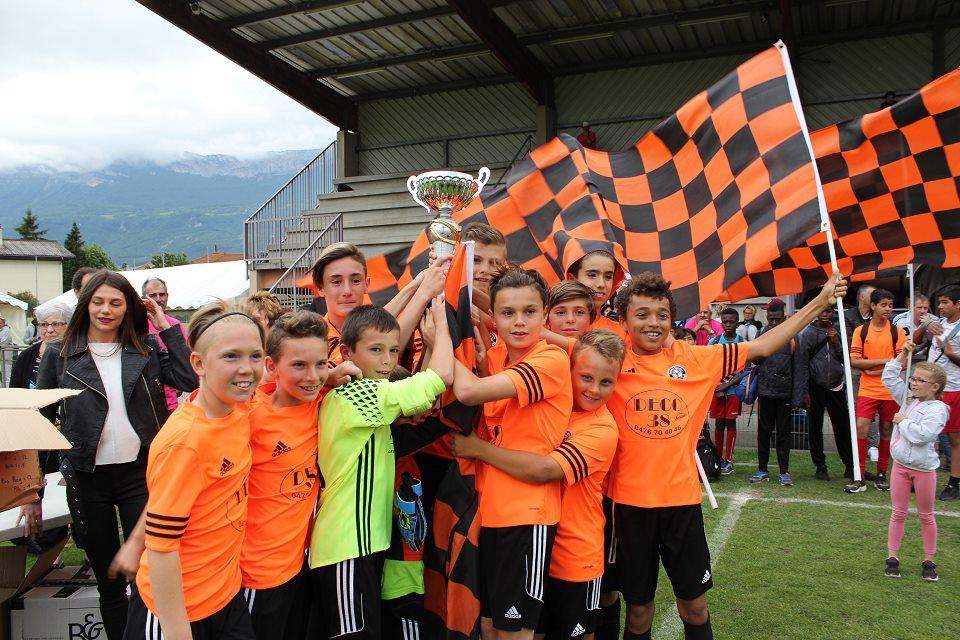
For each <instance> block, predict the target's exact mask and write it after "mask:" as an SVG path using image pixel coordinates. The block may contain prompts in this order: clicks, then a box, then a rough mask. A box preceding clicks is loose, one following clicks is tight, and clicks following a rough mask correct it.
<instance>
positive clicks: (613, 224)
mask: <svg viewBox="0 0 960 640" xmlns="http://www.w3.org/2000/svg"><path fill="white" fill-rule="evenodd" d="M800 113H801V112H800V105H799V100H798V99H797V95H796V89H795V86H794V84H793V77H792V74H791V72H790V67H789V61H788V59H787V57H786V51H785V48H784V47H783V45H782V43H778V44H777V45H776V46H774V47H771V48H770V49H768V50H766V51H764V52H763V53H761V54H759V55H757V56H755V57H754V58H752V59H750V60H748V61H747V62H745V63H744V64H742V65H740V66H739V67H737V69H735V70H734V71H733V72H731V73H730V74H728V75H727V76H726V77H725V78H723V79H722V80H720V81H719V82H718V83H716V84H715V85H713V86H712V87H710V88H709V89H707V90H706V91H703V92H701V93H700V94H698V95H697V96H695V97H694V98H693V99H691V100H690V101H689V102H688V103H687V104H685V105H684V106H683V107H681V108H680V109H679V110H678V111H677V112H676V113H675V114H674V115H672V116H670V117H669V118H667V120H665V121H664V122H662V123H660V124H659V125H658V126H657V127H656V128H654V129H653V130H652V131H650V132H649V133H647V134H646V135H645V136H644V137H643V138H641V139H640V141H639V142H637V144H636V145H635V146H634V147H633V148H631V149H628V150H626V151H622V152H616V153H607V152H601V151H593V150H588V149H584V148H583V147H582V146H581V145H580V144H579V143H577V141H576V140H574V139H573V138H571V137H570V136H567V135H561V136H559V137H557V138H555V139H554V140H552V141H550V142H548V143H547V144H545V145H543V146H541V147H539V148H538V149H535V150H534V151H533V152H531V153H530V155H529V156H527V157H526V158H525V159H524V160H523V161H522V162H521V163H520V164H518V165H517V166H516V167H515V168H514V169H513V170H512V171H511V172H510V174H509V176H508V180H507V184H506V185H505V186H503V187H501V188H498V189H494V190H492V191H490V192H489V193H486V194H482V195H481V197H480V198H478V199H475V200H474V201H473V203H471V205H470V206H469V207H468V208H467V209H465V210H464V211H462V212H461V213H460V214H459V215H458V216H457V219H458V221H459V222H460V223H461V224H466V223H467V222H470V221H473V220H477V221H481V222H486V223H488V224H490V225H492V226H494V227H496V228H497V229H499V230H500V231H501V232H503V234H504V235H505V236H506V238H507V255H508V257H509V259H510V261H511V262H517V263H520V264H522V265H523V266H524V267H526V268H532V269H536V270H537V271H539V272H540V273H541V274H543V275H544V277H545V278H547V280H548V282H550V283H553V282H556V281H559V280H560V279H561V278H563V276H564V274H563V270H562V267H561V265H562V264H563V259H562V258H563V255H564V252H565V251H568V250H571V251H581V250H583V249H586V248H587V247H591V248H590V249H589V250H595V249H597V248H605V247H608V248H609V249H608V250H610V251H611V253H614V255H618V256H622V255H623V254H626V258H627V265H628V268H629V270H630V272H631V273H637V272H639V271H644V270H649V271H656V272H659V273H661V274H662V275H663V276H664V277H665V278H666V279H668V280H671V281H672V282H673V290H674V295H675V297H676V299H677V304H678V307H679V313H680V315H689V314H691V313H693V312H695V311H697V310H699V309H702V308H703V307H704V306H705V305H707V304H709V303H710V302H711V301H713V300H715V299H717V297H718V296H719V295H720V294H721V292H723V291H724V290H725V289H729V288H730V287H731V286H733V285H735V284H736V283H738V282H740V281H742V280H743V279H744V278H746V277H747V275H748V274H750V273H752V272H753V271H755V270H758V269H761V268H763V267H765V266H767V265H769V264H770V263H771V262H773V260H774V259H775V258H777V257H778V256H781V255H783V254H784V253H786V252H787V251H788V250H790V249H793V248H795V247H797V246H799V245H801V244H802V243H803V242H804V241H805V240H806V239H807V238H808V237H810V236H811V235H813V234H814V233H816V232H817V231H818V230H819V229H820V213H819V208H818V205H817V190H816V179H815V172H814V167H813V161H812V154H811V151H810V147H809V144H808V143H807V139H806V137H805V136H804V131H803V127H802V126H801V117H802V116H801V115H800ZM571 242H572V243H574V245H573V246H572V247H569V246H568V245H570V243H571ZM618 245H619V247H622V249H620V248H617V246H618ZM428 250H429V247H428V242H427V240H426V237H425V235H423V234H422V235H421V237H420V238H418V239H417V241H416V242H415V243H414V245H413V247H412V249H411V250H410V251H409V252H406V251H404V252H401V253H395V254H392V255H387V256H382V257H380V258H378V259H374V260H372V261H370V262H369V263H368V268H369V270H370V274H371V279H372V283H373V284H372V287H371V293H370V295H371V298H373V299H374V300H382V299H384V298H389V296H390V294H391V293H393V292H395V291H396V288H397V286H398V285H399V286H402V285H403V284H405V283H406V282H408V281H409V279H410V278H411V276H412V274H414V273H416V272H417V271H418V270H419V269H422V268H423V267H425V266H426V253H427V251H428ZM621 252H622V253H621Z"/></svg>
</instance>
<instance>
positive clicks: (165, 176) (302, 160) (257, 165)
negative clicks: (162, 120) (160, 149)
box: [0, 149, 319, 266]
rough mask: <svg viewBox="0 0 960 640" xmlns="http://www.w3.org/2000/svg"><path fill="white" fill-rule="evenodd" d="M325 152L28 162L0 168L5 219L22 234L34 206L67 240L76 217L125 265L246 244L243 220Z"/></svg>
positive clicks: (50, 234) (56, 236) (56, 235)
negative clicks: (96, 164) (70, 164)
mask: <svg viewBox="0 0 960 640" xmlns="http://www.w3.org/2000/svg"><path fill="white" fill-rule="evenodd" d="M318 153H319V150H313V149H303V150H295V151H277V152H273V153H269V154H267V155H265V156H262V157H259V158H255V159H242V158H236V157H233V156H227V155H197V154H183V155H182V156H181V157H180V158H178V159H176V160H174V161H171V162H166V163H158V162H148V161H143V162H132V161H119V162H114V163H113V164H110V165H109V166H107V167H105V168H103V169H99V170H96V171H84V172H81V171H61V170H57V169H54V168H52V167H49V166H44V165H35V166H24V167H19V168H17V169H12V170H8V171H0V225H3V228H4V236H5V237H7V238H14V237H16V232H15V231H14V227H16V226H18V225H19V224H20V220H21V219H22V217H23V212H24V210H25V209H27V208H28V207H29V208H30V209H32V210H33V213H34V214H35V215H36V216H37V217H38V218H39V223H40V228H41V229H47V234H46V237H47V238H48V239H51V240H59V241H60V242H63V239H64V237H66V234H67V231H69V229H70V225H71V224H72V223H73V221H76V222H77V224H78V225H80V231H81V233H82V235H83V239H84V241H85V242H88V243H95V244H99V245H100V246H102V247H103V248H104V249H106V250H107V252H108V253H109V254H110V256H111V257H112V258H113V259H114V261H115V262H116V263H117V264H118V265H120V264H123V263H127V264H129V265H131V266H132V265H135V264H142V263H144V262H146V261H147V260H149V258H150V256H153V255H156V254H157V253H161V252H164V251H170V252H173V253H180V252H183V253H186V254H187V255H188V256H189V257H190V258H197V257H200V256H202V255H205V254H206V253H207V252H209V251H210V250H212V249H213V245H214V244H216V245H217V247H218V248H219V249H220V250H221V251H225V252H238V251H241V250H242V247H243V221H244V220H245V219H246V218H247V217H249V216H250V214H252V213H253V212H254V211H256V210H257V209H258V208H259V207H260V205H262V204H263V203H264V202H265V201H266V200H267V199H269V198H270V197H271V196H272V195H273V194H274V193H275V192H276V191H277V189H279V188H280V187H281V186H283V185H284V184H285V183H286V182H287V181H288V180H289V179H290V178H291V177H293V175H294V174H296V173H297V172H298V171H299V170H300V169H302V168H303V167H304V166H305V165H306V164H307V163H308V162H310V160H312V159H313V158H314V157H316V155H317V154H318Z"/></svg>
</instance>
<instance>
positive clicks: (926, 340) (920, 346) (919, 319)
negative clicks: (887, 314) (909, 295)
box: [892, 293, 940, 362]
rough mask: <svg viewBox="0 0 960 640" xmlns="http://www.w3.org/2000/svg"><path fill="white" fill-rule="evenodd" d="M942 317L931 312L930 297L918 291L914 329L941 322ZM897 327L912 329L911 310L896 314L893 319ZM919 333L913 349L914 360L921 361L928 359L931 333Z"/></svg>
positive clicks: (914, 302)
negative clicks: (921, 335) (921, 334)
mask: <svg viewBox="0 0 960 640" xmlns="http://www.w3.org/2000/svg"><path fill="white" fill-rule="evenodd" d="M939 321H940V318H938V317H937V316H935V315H933V314H932V313H930V298H928V297H927V296H925V295H923V294H922V293H918V294H916V295H914V297H913V330H914V332H917V330H918V329H920V328H925V327H928V326H930V325H931V324H934V323H936V322H939ZM892 322H893V324H894V326H895V327H898V328H900V329H903V330H904V331H907V332H909V331H910V312H909V311H904V312H903V313H899V314H897V315H896V316H894V318H893V320H892ZM918 338H920V336H919V334H918V335H916V336H914V338H913V340H914V342H916V345H917V346H916V348H915V349H914V351H913V361H914V362H920V361H923V360H926V359H927V354H928V353H929V352H930V336H929V334H925V335H923V337H922V338H920V339H919V340H918Z"/></svg>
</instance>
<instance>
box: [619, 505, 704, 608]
mask: <svg viewBox="0 0 960 640" xmlns="http://www.w3.org/2000/svg"><path fill="white" fill-rule="evenodd" d="M613 517H614V521H615V523H616V542H615V544H616V550H617V558H616V559H617V563H616V567H617V570H616V575H617V581H618V586H619V588H620V592H621V593H622V594H623V599H624V600H626V601H627V602H628V603H630V604H646V603H648V602H650V601H652V600H653V597H654V595H655V594H656V592H657V577H658V575H659V573H660V562H661V561H662V562H663V568H664V569H665V570H666V572H667V577H669V578H670V582H671V584H672V585H673V595H674V596H676V597H677V598H678V599H680V600H693V599H694V598H697V597H699V596H701V595H703V594H704V593H706V592H707V590H708V589H710V588H711V587H712V586H713V578H712V577H711V571H710V549H709V548H708V547H707V536H706V534H705V533H704V529H703V512H702V511H701V510H700V505H699V504H693V505H684V506H680V507H654V508H641V507H631V506H628V505H624V504H614V506H613Z"/></svg>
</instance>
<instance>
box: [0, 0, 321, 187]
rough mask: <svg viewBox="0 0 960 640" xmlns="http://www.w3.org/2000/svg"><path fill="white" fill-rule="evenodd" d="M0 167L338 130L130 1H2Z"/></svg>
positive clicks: (290, 144) (267, 147) (311, 139)
mask: <svg viewBox="0 0 960 640" xmlns="http://www.w3.org/2000/svg"><path fill="white" fill-rule="evenodd" d="M0 61H2V62H0V96H2V98H0V169H2V168H11V167H14V166H18V165H25V164H50V165H53V166H55V167H58V168H75V169H92V168H97V167H100V166H103V165H105V164H107V163H109V162H111V161H113V160H117V159H148V160H160V161H163V160H168V159H172V158H174V157H177V156H179V155H180V154H182V153H183V152H186V151H190V152H194V153H201V154H211V153H224V154H230V155H237V156H255V155H258V154H261V153H265V152H267V151H274V150H282V149H305V148H316V147H322V146H325V145H326V144H327V143H329V141H330V140H331V139H332V138H333V137H334V135H335V133H336V128H335V127H334V126H332V125H330V124H329V123H328V122H326V121H325V120H323V119H322V118H321V117H320V116H318V115H316V114H315V113H313V112H311V111H309V110H308V109H306V108H304V107H302V106H300V105H299V104H297V103H296V102H294V101H293V100H291V99H290V98H288V97H286V96H285V95H283V94H281V93H280V92H279V91H277V90H276V89H274V88H273V87H271V86H269V85H268V84H266V83H265V82H263V81H261V80H260V79H259V78H256V77H254V76H253V75H251V74H250V73H248V72H247V71H245V70H244V69H241V68H240V67H238V66H237V65H236V64H234V63H232V62H230V61H229V60H227V59H226V58H223V57H222V56H220V55H219V54H218V53H216V52H214V51H213V50H212V49H210V48H208V47H206V46H205V45H203V44H201V43H200V42H198V41H197V40H195V39H194V38H192V37H191V36H189V35H187V34H186V33H184V32H182V31H180V30H179V29H177V28H176V27H174V26H173V25H172V24H170V23H168V22H166V21H165V20H163V19H162V18H160V17H159V16H157V15H155V14H153V13H152V12H150V11H149V10H147V9H145V8H144V7H142V6H140V5H139V4H138V3H137V2H135V1H134V0H44V1H39V2H19V3H12V2H4V3H3V6H2V7H0Z"/></svg>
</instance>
